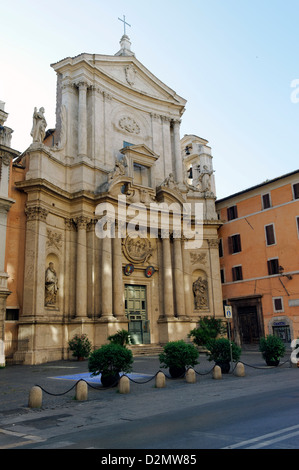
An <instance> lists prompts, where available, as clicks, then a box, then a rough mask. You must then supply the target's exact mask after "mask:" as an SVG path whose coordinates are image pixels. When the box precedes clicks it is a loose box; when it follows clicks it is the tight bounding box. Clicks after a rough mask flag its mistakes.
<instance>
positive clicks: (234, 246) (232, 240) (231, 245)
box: [228, 233, 242, 254]
mask: <svg viewBox="0 0 299 470" xmlns="http://www.w3.org/2000/svg"><path fill="white" fill-rule="evenodd" d="M228 251H229V253H230V254H234V253H239V252H240V251H242V248H241V236H240V234H239V233H237V234H236V235H232V236H231V237H228Z"/></svg>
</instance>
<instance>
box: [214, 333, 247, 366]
mask: <svg viewBox="0 0 299 470" xmlns="http://www.w3.org/2000/svg"><path fill="white" fill-rule="evenodd" d="M230 345H231V347H230ZM206 346H207V349H208V352H207V356H208V359H209V361H214V362H218V363H219V362H230V361H231V356H232V360H233V361H235V362H237V361H238V360H239V359H240V357H241V352H242V350H241V348H240V346H238V345H237V344H236V343H234V342H233V341H229V340H228V339H227V338H218V339H211V340H210V341H209V342H208V343H207V345H206Z"/></svg>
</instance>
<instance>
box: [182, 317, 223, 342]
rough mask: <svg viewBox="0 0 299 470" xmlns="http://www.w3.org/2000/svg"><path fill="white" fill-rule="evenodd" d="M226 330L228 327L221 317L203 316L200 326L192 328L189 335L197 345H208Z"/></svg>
mask: <svg viewBox="0 0 299 470" xmlns="http://www.w3.org/2000/svg"><path fill="white" fill-rule="evenodd" d="M225 332H226V327H225V326H224V325H223V321H222V319H221V318H214V317H211V318H209V317H203V318H201V319H200V321H199V325H198V328H194V329H193V330H191V331H190V333H189V335H188V336H189V338H191V339H192V341H193V343H194V344H196V345H197V346H206V344H207V342H208V341H210V340H211V339H215V338H217V336H219V335H222V334H224V333H225Z"/></svg>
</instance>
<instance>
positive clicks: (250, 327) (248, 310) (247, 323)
mask: <svg viewBox="0 0 299 470" xmlns="http://www.w3.org/2000/svg"><path fill="white" fill-rule="evenodd" d="M238 317H239V330H240V336H241V342H242V344H257V343H258V342H259V337H260V335H259V327H258V317H257V308H256V306H250V307H238Z"/></svg>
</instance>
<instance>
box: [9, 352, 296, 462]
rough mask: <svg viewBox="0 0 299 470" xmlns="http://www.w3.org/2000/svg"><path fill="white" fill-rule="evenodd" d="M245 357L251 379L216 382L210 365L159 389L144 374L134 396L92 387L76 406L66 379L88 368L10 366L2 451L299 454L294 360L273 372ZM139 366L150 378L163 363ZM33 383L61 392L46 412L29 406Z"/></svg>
mask: <svg viewBox="0 0 299 470" xmlns="http://www.w3.org/2000/svg"><path fill="white" fill-rule="evenodd" d="M243 360H244V363H245V364H246V363H248V364H249V367H247V364H246V365H245V371H246V376H245V377H236V376H235V375H234V374H228V375H225V376H224V375H223V377H222V380H214V379H213V378H212V376H211V374H209V373H206V371H209V369H210V367H211V364H210V363H204V361H202V362H201V366H200V369H201V371H202V372H203V373H202V375H199V376H198V378H197V382H196V384H187V383H186V382H185V380H184V379H178V380H175V381H173V380H172V381H171V380H170V381H168V380H167V383H166V388H164V389H157V388H155V386H154V383H153V381H147V380H146V375H145V376H144V378H143V379H141V384H139V383H138V384H137V383H135V382H134V381H133V382H132V383H131V390H130V393H129V394H128V395H121V394H119V393H118V392H117V390H116V389H111V390H106V391H103V390H102V391H97V390H95V389H92V388H91V389H90V390H89V396H88V401H86V402H77V401H75V400H74V397H73V392H71V396H68V395H63V390H67V389H69V388H70V387H72V385H73V384H74V381H70V380H68V376H67V374H70V372H72V373H73V372H79V371H80V370H81V371H82V372H83V371H84V365H82V364H81V365H79V364H77V363H73V364H72V363H63V364H61V365H59V364H48V365H43V366H33V367H30V368H27V369H26V368H15V369H9V368H8V369H7V371H2V372H4V373H3V375H2V377H1V375H0V385H1V379H2V385H3V387H2V388H1V387H0V391H1V390H2V394H1V396H0V399H1V398H2V403H1V401H0V449H40V450H42V449H51V450H54V449H72V450H74V449H95V450H98V451H99V452H100V455H107V453H109V455H110V456H111V455H116V456H117V455H119V452H120V451H121V452H123V451H124V450H126V451H127V452H129V454H127V455H132V456H134V453H135V452H137V451H138V449H139V450H143V451H145V452H147V453H148V454H149V459H151V458H152V457H151V455H153V453H156V452H158V450H160V451H161V452H162V453H163V452H164V453H165V452H168V454H169V453H172V454H173V455H176V454H177V453H178V452H181V454H182V453H183V454H184V453H186V455H187V454H188V456H189V458H190V455H192V452H196V453H197V454H196V455H197V456H198V455H202V454H198V452H200V450H206V451H207V450H212V451H216V450H223V451H224V449H226V450H228V449H231V451H235V450H238V449H239V450H244V449H268V450H271V449H281V450H282V449H283V450H286V449H289V450H291V449H298V448H299V387H298V385H299V369H298V368H294V367H293V368H292V367H289V365H288V363H286V364H285V365H284V366H282V367H279V368H273V369H271V368H267V367H265V365H264V362H263V361H262V360H260V357H259V355H257V354H254V353H252V354H251V355H248V356H245V357H244V359H243ZM85 367H86V366H85ZM134 367H135V370H136V372H137V373H138V372H139V371H146V373H147V374H148V377H149V378H150V377H151V374H153V373H154V372H156V371H157V370H158V368H159V364H158V363H157V359H156V358H146V359H145V358H140V359H136V360H135V366H134ZM26 372H27V373H26ZM58 375H59V376H62V378H59V379H58ZM22 376H23V381H22V384H21V385H19V386H20V388H19V389H18V382H19V381H20V378H21V377H22ZM13 377H14V379H13ZM13 380H15V381H16V382H15V383H14V382H13ZM139 380H140V379H139ZM30 383H31V384H32V385H35V384H41V385H42V386H43V387H46V388H48V390H51V391H55V392H56V393H57V395H55V394H54V395H46V396H45V399H44V403H43V407H42V409H40V410H33V409H28V407H27V406H26V404H25V403H26V401H27V394H26V393H25V389H26V387H27V390H28V387H29V385H30ZM9 387H11V392H10V393H9V394H6V391H8V390H9ZM60 393H62V394H61V395H60ZM4 399H5V403H4ZM1 405H2V406H1ZM113 452H114V453H115V454H113ZM183 454H182V455H183ZM213 455H215V454H213ZM115 458H116V457H115ZM186 458H187V457H186ZM221 458H223V455H222V457H221ZM143 463H144V462H143ZM147 463H150V460H149V461H148V462H147ZM152 463H154V462H152ZM157 463H162V462H157ZM185 463H187V461H186V462H185ZM189 463H193V462H190V461H189ZM127 466H129V467H130V464H129V462H127Z"/></svg>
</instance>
